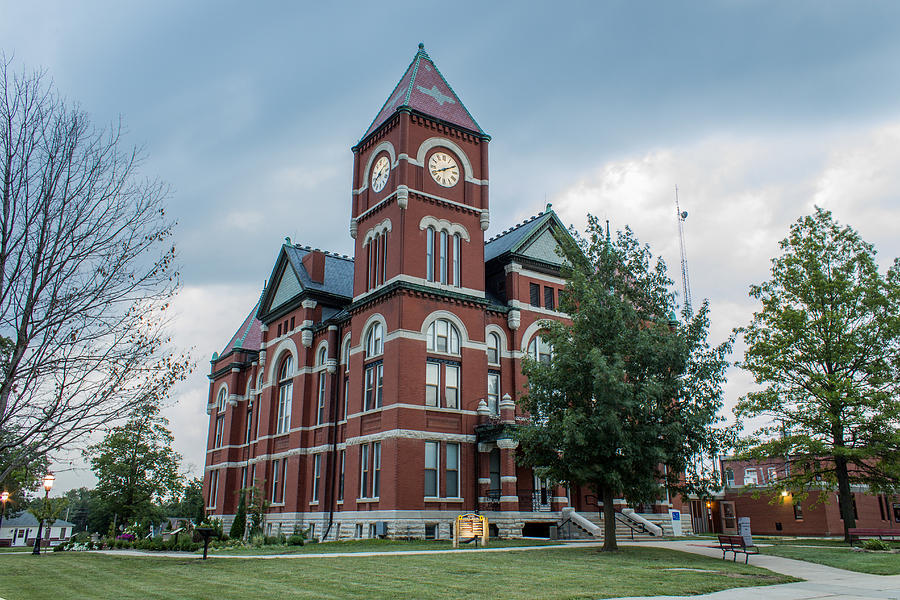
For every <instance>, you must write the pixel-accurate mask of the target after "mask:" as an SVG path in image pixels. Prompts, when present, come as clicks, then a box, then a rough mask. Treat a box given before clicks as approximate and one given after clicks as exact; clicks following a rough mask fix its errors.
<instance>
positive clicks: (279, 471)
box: [272, 458, 285, 504]
mask: <svg viewBox="0 0 900 600" xmlns="http://www.w3.org/2000/svg"><path fill="white" fill-rule="evenodd" d="M284 462H285V461H284V460H283V459H278V458H276V459H275V460H273V461H272V502H273V503H274V504H281V503H282V502H283V501H284V467H283V463H284Z"/></svg>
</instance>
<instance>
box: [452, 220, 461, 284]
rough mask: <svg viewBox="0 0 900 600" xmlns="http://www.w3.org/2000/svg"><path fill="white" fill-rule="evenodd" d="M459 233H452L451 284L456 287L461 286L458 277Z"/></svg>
mask: <svg viewBox="0 0 900 600" xmlns="http://www.w3.org/2000/svg"><path fill="white" fill-rule="evenodd" d="M459 247H460V243H459V234H458V233H455V234H453V285H455V286H456V287H462V280H461V279H460V271H459V265H460V257H459Z"/></svg>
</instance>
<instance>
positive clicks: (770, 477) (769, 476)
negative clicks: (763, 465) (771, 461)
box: [766, 467, 778, 483]
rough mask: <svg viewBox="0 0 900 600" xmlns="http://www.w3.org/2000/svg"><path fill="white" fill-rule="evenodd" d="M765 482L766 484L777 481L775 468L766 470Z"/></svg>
mask: <svg viewBox="0 0 900 600" xmlns="http://www.w3.org/2000/svg"><path fill="white" fill-rule="evenodd" d="M766 481H767V482H768V483H773V482H775V481H778V469H777V468H776V467H769V468H768V469H766Z"/></svg>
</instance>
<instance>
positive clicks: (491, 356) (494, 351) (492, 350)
mask: <svg viewBox="0 0 900 600" xmlns="http://www.w3.org/2000/svg"><path fill="white" fill-rule="evenodd" d="M487 359H488V364H489V365H499V364H500V336H499V335H497V334H496V333H489V334H488V336H487Z"/></svg>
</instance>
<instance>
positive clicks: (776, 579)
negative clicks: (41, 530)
mask: <svg viewBox="0 0 900 600" xmlns="http://www.w3.org/2000/svg"><path fill="white" fill-rule="evenodd" d="M0 561H6V563H5V564H3V565H2V567H0V568H2V572H3V573H4V574H3V576H2V577H0V597H3V598H5V599H6V600H41V599H47V600H57V599H58V598H59V596H60V593H61V591H63V590H64V592H65V593H64V595H65V597H67V598H79V599H84V600H91V599H95V598H96V599H107V598H116V599H117V600H119V599H121V600H127V599H135V600H138V599H140V600H144V599H148V600H150V599H152V600H155V599H169V598H171V599H214V600H228V599H231V598H234V599H240V600H253V599H256V598H279V599H281V598H286V599H293V598H373V599H374V598H386V599H391V600H397V599H402V598H417V599H418V598H422V599H427V598H455V599H463V598H471V599H478V600H482V599H484V598H497V599H501V598H502V599H506V598H512V599H529V600H530V599H532V598H547V599H562V598H609V597H616V596H635V595H662V594H679V595H681V594H700V593H707V592H714V591H717V590H722V589H727V588H733V587H743V586H753V585H766V584H774V583H786V582H789V581H794V580H793V579H791V578H789V577H784V576H781V575H777V574H774V573H772V572H770V571H766V570H763V569H759V568H757V567H753V566H744V565H741V564H735V563H732V562H730V561H729V562H725V561H722V560H718V559H714V558H706V557H703V556H698V555H693V554H686V553H683V552H674V551H670V550H663V549H659V548H638V547H627V548H624V549H622V550H621V551H619V552H618V553H612V554H604V553H600V552H598V551H597V549H596V548H583V547H582V548H565V549H547V550H534V551H522V552H515V551H512V552H493V553H460V554H455V555H454V554H434V555H430V556H429V555H413V556H396V557H390V556H374V557H332V558H303V559H301V558H295V559H292V558H285V559H275V560H262V559H237V558H235V559H227V558H213V559H210V560H207V561H202V560H198V559H197V558H195V557H193V556H192V557H190V558H187V557H185V558H164V557H157V556H150V557H147V558H144V557H127V556H110V555H102V554H94V553H85V552H61V553H60V552H57V553H55V554H48V555H45V556H42V557H40V558H38V557H32V556H26V555H11V554H10V555H6V556H3V557H0ZM679 569H704V570H705V571H704V572H697V571H693V570H679ZM50 582H52V585H51V584H50Z"/></svg>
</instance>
